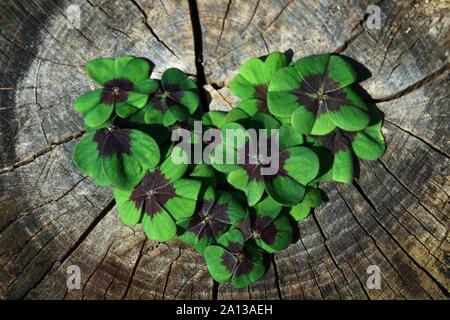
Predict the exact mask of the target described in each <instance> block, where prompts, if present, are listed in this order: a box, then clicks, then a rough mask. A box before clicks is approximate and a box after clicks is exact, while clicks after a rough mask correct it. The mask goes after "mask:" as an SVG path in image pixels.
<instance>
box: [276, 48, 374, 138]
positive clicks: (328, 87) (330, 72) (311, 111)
mask: <svg viewBox="0 0 450 320" xmlns="http://www.w3.org/2000/svg"><path fill="white" fill-rule="evenodd" d="M355 81H356V72H355V71H354V70H353V68H352V67H351V66H350V65H349V64H348V63H347V62H346V61H345V60H344V59H343V58H342V57H340V56H337V55H329V54H322V55H315V56H309V57H306V58H303V59H300V60H298V61H297V62H296V63H294V64H292V65H290V66H288V67H284V68H281V69H279V70H278V71H277V72H276V73H275V74H274V76H273V78H272V81H271V82H270V85H269V93H268V106H269V110H270V112H272V113H273V114H274V115H275V116H278V117H282V118H286V117H290V118H291V123H292V126H293V127H294V128H295V129H296V130H297V131H298V132H300V133H304V134H310V133H311V134H314V135H324V134H327V133H330V132H331V131H333V130H334V129H335V128H336V127H338V128H341V129H343V130H347V131H358V130H362V129H364V128H365V127H366V126H367V125H368V123H369V114H368V111H367V106H366V105H365V103H364V102H363V101H362V99H361V98H360V97H359V96H358V94H357V93H356V92H355V91H354V90H353V89H351V88H350V87H349V85H350V84H352V83H354V82H355Z"/></svg>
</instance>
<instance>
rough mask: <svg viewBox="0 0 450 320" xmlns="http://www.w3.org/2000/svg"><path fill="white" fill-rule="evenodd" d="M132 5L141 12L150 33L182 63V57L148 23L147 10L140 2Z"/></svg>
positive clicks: (132, 1)
mask: <svg viewBox="0 0 450 320" xmlns="http://www.w3.org/2000/svg"><path fill="white" fill-rule="evenodd" d="M130 1H131V3H132V4H133V5H134V6H135V7H136V8H137V9H138V10H139V12H140V13H141V14H142V16H143V23H144V25H145V27H146V28H147V29H148V31H150V34H151V35H152V36H153V37H154V38H155V39H156V41H158V42H159V43H161V44H162V45H163V47H164V48H166V49H167V50H168V51H169V52H170V53H171V54H173V55H174V56H175V57H176V58H177V59H178V60H180V61H182V59H180V57H179V56H178V55H177V54H176V53H175V51H173V50H172V49H171V48H170V47H169V46H168V45H167V44H166V43H165V42H164V41H163V40H162V39H161V38H160V37H159V36H158V34H157V33H156V32H155V31H154V30H153V28H152V26H151V25H150V24H149V23H148V15H147V13H146V12H145V9H144V8H143V7H142V5H141V4H140V3H139V2H138V0H130Z"/></svg>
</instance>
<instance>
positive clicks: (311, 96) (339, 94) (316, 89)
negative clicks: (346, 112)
mask: <svg viewBox="0 0 450 320" xmlns="http://www.w3.org/2000/svg"><path fill="white" fill-rule="evenodd" d="M338 88H340V84H339V83H338V82H336V81H334V80H333V79H331V78H329V77H328V76H327V75H326V74H323V75H311V76H307V77H305V78H303V80H302V82H301V87H300V88H299V89H297V90H294V91H293V94H295V95H296V96H297V101H298V103H299V104H301V105H303V106H305V108H306V109H307V110H308V111H309V112H311V113H313V114H314V115H315V116H316V117H318V116H320V115H321V114H322V113H324V112H326V110H330V111H339V110H340V109H341V107H342V106H343V105H354V103H353V102H351V101H350V100H348V99H347V95H346V94H345V92H343V91H342V90H337V89H338Z"/></svg>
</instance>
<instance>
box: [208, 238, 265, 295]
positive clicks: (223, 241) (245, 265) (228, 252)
mask: <svg viewBox="0 0 450 320" xmlns="http://www.w3.org/2000/svg"><path fill="white" fill-rule="evenodd" d="M205 260H206V264H207V265H208V270H209V273H210V274H211V276H212V277H213V278H214V280H216V281H217V282H226V281H228V280H230V279H231V283H232V284H233V286H234V287H236V288H243V287H246V286H248V285H249V284H252V283H253V282H255V281H257V280H259V279H260V278H261V277H262V276H264V274H265V273H266V265H265V261H264V255H263V253H262V252H261V250H260V249H259V248H258V247H257V246H256V245H255V244H254V243H252V242H245V239H244V236H243V235H242V233H241V232H240V231H239V230H237V229H231V230H230V231H228V232H227V233H225V234H223V235H222V236H221V237H219V239H217V245H211V246H209V247H207V248H206V249H205Z"/></svg>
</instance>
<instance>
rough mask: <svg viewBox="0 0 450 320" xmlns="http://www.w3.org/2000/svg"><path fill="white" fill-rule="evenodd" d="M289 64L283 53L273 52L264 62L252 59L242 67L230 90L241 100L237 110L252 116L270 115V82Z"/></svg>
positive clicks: (232, 81) (259, 59) (231, 83)
mask: <svg viewBox="0 0 450 320" xmlns="http://www.w3.org/2000/svg"><path fill="white" fill-rule="evenodd" d="M288 64H289V61H288V59H287V57H286V56H285V55H284V54H283V53H281V52H273V53H271V54H269V55H268V56H267V57H266V58H265V59H264V60H263V59H261V58H252V59H249V60H247V61H246V62H245V63H244V64H243V65H241V67H240V68H239V74H238V75H237V76H235V77H234V78H233V79H232V80H231V82H230V90H231V91H232V92H233V93H234V94H235V95H237V96H238V97H239V98H241V102H240V103H239V104H238V105H237V106H236V109H235V110H238V109H240V110H243V111H245V112H246V113H247V114H248V115H250V116H253V115H254V114H256V113H257V112H264V113H268V109H267V90H268V87H269V84H270V81H271V79H272V77H273V75H274V73H275V72H276V71H277V70H279V69H280V68H283V67H285V66H287V65H288ZM230 113H231V112H230Z"/></svg>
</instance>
